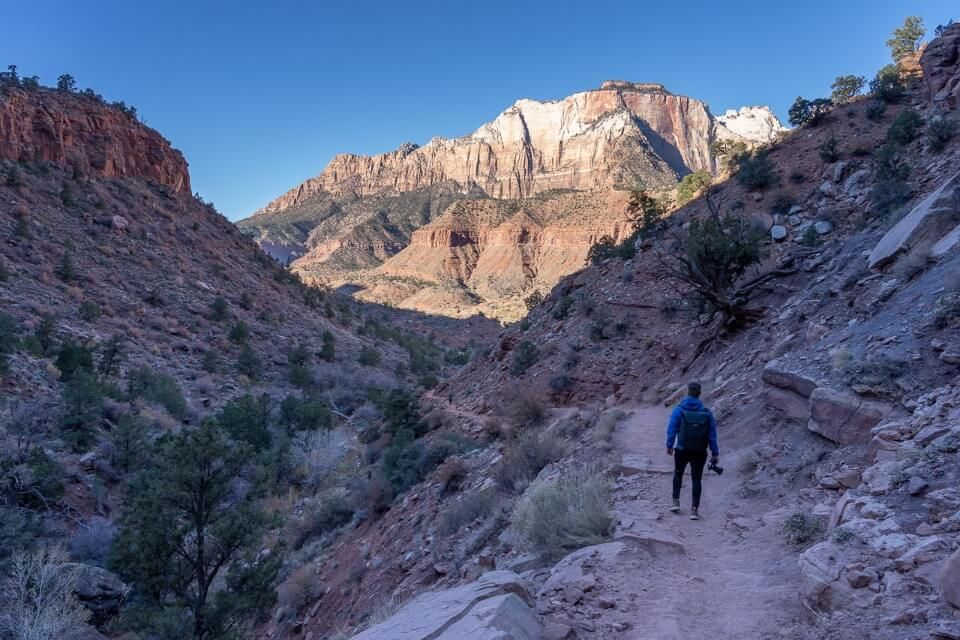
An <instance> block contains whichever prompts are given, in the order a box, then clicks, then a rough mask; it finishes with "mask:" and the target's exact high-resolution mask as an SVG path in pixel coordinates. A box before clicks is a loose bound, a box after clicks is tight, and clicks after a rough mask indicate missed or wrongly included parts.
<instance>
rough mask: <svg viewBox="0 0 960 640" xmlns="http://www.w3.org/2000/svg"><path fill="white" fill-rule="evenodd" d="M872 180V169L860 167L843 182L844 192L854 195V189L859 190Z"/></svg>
mask: <svg viewBox="0 0 960 640" xmlns="http://www.w3.org/2000/svg"><path fill="white" fill-rule="evenodd" d="M869 181H870V171H869V170H868V169H860V170H859V171H856V172H854V173H853V175H851V176H850V177H849V178H847V179H846V180H845V181H844V183H843V187H842V189H843V192H844V193H845V194H846V195H848V196H849V195H852V194H853V192H854V191H859V190H860V189H863V188H864V187H865V186H867V182H869Z"/></svg>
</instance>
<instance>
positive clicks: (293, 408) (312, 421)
mask: <svg viewBox="0 0 960 640" xmlns="http://www.w3.org/2000/svg"><path fill="white" fill-rule="evenodd" d="M280 421H281V422H282V423H283V424H285V425H286V426H287V430H288V431H289V432H290V433H293V432H295V431H319V430H327V429H330V428H331V427H333V412H332V411H330V405H329V404H328V403H327V401H326V400H323V399H322V398H318V397H304V398H302V399H301V398H297V397H296V396H292V395H290V396H287V397H286V398H284V399H283V402H281V403H280Z"/></svg>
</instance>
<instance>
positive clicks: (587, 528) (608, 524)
mask: <svg viewBox="0 0 960 640" xmlns="http://www.w3.org/2000/svg"><path fill="white" fill-rule="evenodd" d="M610 506H611V496H610V486H609V481H608V480H607V478H606V477H605V476H604V475H603V474H602V473H600V472H598V471H595V470H586V469H581V470H577V471H575V472H573V473H571V474H567V475H565V476H564V477H562V478H560V479H558V480H556V481H552V482H535V483H534V484H533V486H532V487H531V488H530V491H529V492H528V493H527V495H526V496H525V497H524V498H523V499H522V500H521V501H520V503H519V504H518V505H517V507H516V509H515V510H514V512H513V518H512V524H513V526H514V527H515V528H516V529H517V531H518V532H519V533H520V534H521V535H522V536H523V537H524V539H525V540H526V542H527V544H528V545H529V547H531V548H533V549H535V550H537V551H539V552H541V553H543V554H545V555H546V556H547V557H549V558H559V557H561V556H564V555H566V554H568V553H570V552H571V551H574V550H576V549H579V548H581V547H586V546H589V545H594V544H600V543H601V542H603V541H604V540H606V539H607V538H608V537H609V536H610V533H611V531H612V529H613V525H614V518H613V516H612V515H611V513H610Z"/></svg>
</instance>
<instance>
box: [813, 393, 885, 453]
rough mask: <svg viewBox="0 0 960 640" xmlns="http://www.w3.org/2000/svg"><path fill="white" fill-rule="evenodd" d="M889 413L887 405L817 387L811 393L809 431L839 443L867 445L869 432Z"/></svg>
mask: <svg viewBox="0 0 960 640" xmlns="http://www.w3.org/2000/svg"><path fill="white" fill-rule="evenodd" d="M890 412H891V407H890V406H889V405H887V404H884V403H881V402H875V401H872V400H865V399H863V398H860V397H859V396H854V395H850V394H846V393H842V392H840V391H836V390H834V389H829V388H826V387H818V388H817V389H814V390H813V393H811V394H810V422H809V424H808V428H809V429H810V430H811V431H813V432H814V433H818V434H820V435H821V436H823V437H824V438H826V439H828V440H831V441H833V442H836V443H837V444H866V443H867V442H869V441H870V436H871V434H870V430H871V429H873V427H875V426H877V425H878V424H880V422H881V421H882V420H883V419H884V418H886V417H887V416H888V415H889V414H890Z"/></svg>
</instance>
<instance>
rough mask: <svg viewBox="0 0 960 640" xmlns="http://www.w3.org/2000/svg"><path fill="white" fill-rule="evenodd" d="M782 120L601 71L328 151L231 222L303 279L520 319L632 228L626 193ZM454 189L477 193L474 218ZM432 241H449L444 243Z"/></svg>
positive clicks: (712, 165)
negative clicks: (495, 108) (488, 115)
mask: <svg viewBox="0 0 960 640" xmlns="http://www.w3.org/2000/svg"><path fill="white" fill-rule="evenodd" d="M783 131H784V128H783V127H782V126H781V125H780V123H779V121H778V120H777V119H776V117H775V116H774V115H773V114H772V112H770V110H769V109H766V108H764V107H744V108H742V109H740V110H739V111H736V110H730V111H728V112H726V113H725V114H724V115H722V116H718V117H715V116H714V115H713V114H712V113H711V112H710V110H709V108H708V107H707V105H706V104H704V103H703V102H701V101H699V100H696V99H693V98H688V97H685V96H678V95H674V94H672V93H670V92H669V91H668V90H667V89H666V88H665V87H664V86H663V85H659V84H649V83H648V84H643V83H632V82H624V81H606V82H604V83H603V84H602V85H601V87H600V88H599V89H595V90H591V91H584V92H580V93H576V94H573V95H571V96H568V97H566V98H563V99H562V100H555V101H547V102H541V101H537V100H529V99H524V100H518V101H517V102H515V103H514V104H513V105H512V106H511V107H509V108H508V109H506V110H505V111H504V112H503V113H501V114H500V115H499V116H498V117H497V118H496V119H494V120H493V121H492V122H489V123H487V124H484V125H483V126H481V127H480V128H479V129H477V130H476V131H474V132H473V133H472V134H470V135H467V136H464V137H462V138H454V139H444V138H434V139H432V140H431V141H429V142H428V143H427V144H425V145H424V146H422V147H420V146H417V145H415V144H412V143H408V144H404V145H401V147H399V148H398V149H397V150H395V151H392V152H390V153H386V154H382V155H378V156H372V157H365V156H356V155H349V154H344V155H338V156H336V157H334V158H333V160H331V161H330V163H329V165H328V166H327V168H326V169H324V171H323V172H322V173H321V174H320V175H319V176H317V177H316V178H311V179H310V180H307V181H306V182H304V183H302V184H300V185H298V186H297V187H295V188H294V189H291V190H290V191H288V192H287V193H285V194H283V195H281V196H280V197H278V198H277V199H275V200H273V201H272V202H270V203H268V204H267V205H266V206H265V207H263V208H262V209H260V210H258V211H257V212H255V213H254V214H253V215H252V216H251V217H249V218H247V219H245V220H242V221H240V222H239V223H238V224H239V226H240V228H241V229H244V230H245V231H246V232H248V233H250V234H251V236H252V237H254V238H255V239H256V240H257V242H258V243H259V244H260V245H261V246H262V247H263V248H264V249H265V250H266V251H268V252H270V253H271V254H272V255H274V256H275V257H276V258H278V259H280V260H282V261H290V260H292V266H293V268H294V269H295V270H296V271H297V272H298V273H300V274H301V275H302V276H303V277H304V278H305V279H307V280H309V281H311V282H314V283H318V284H325V285H328V286H332V287H348V290H351V291H354V292H356V295H357V296H358V297H359V298H361V299H364V300H369V301H377V302H388V301H389V302H390V303H391V304H395V305H397V306H399V307H405V308H411V309H416V310H420V311H428V312H431V313H445V314H448V315H453V316H465V315H471V314H476V313H484V314H486V315H491V316H493V317H497V318H500V319H504V320H516V319H518V318H519V317H520V315H522V313H523V310H524V305H523V298H524V297H526V296H529V295H530V294H531V293H533V292H534V291H539V292H541V293H545V292H546V291H549V289H550V288H551V287H552V286H553V285H554V284H555V283H556V282H557V279H558V278H559V277H560V276H562V275H566V274H567V273H570V272H572V271H573V270H575V269H577V268H579V267H580V266H582V265H583V264H584V259H585V257H586V255H587V252H588V251H589V249H590V246H592V244H594V243H596V242H597V240H599V239H600V238H602V237H604V236H609V237H611V238H613V239H615V240H619V239H622V238H624V237H625V236H626V235H629V232H630V231H629V229H628V224H627V219H626V215H625V211H624V207H623V204H624V203H625V202H626V199H627V195H625V192H626V191H628V190H630V189H634V188H644V189H648V190H651V191H657V192H668V191H670V190H671V189H672V188H673V187H674V186H675V185H676V184H677V182H678V180H679V179H680V178H682V177H683V176H684V175H687V174H689V173H691V172H694V171H705V172H708V173H710V174H715V173H716V172H717V171H718V169H719V165H718V156H717V149H716V144H717V143H718V142H728V143H742V144H744V145H745V146H748V147H753V146H756V145H761V144H768V143H770V142H772V141H773V140H775V139H776V138H777V136H779V135H781V134H782V133H783ZM438 194H441V195H439V196H438ZM463 200H469V201H478V202H477V203H476V204H471V205H470V206H471V207H473V208H474V209H475V211H473V212H472V213H471V214H470V215H469V216H464V213H463V207H464V206H466V205H464V204H463V203H462V202H460V201H463ZM483 200H496V201H500V202H502V203H507V204H497V203H482V202H480V201H483ZM614 201H616V202H614ZM505 211H513V212H514V213H513V214H512V215H510V216H506V215H504V212H505ZM451 225H453V226H455V227H456V228H457V232H456V233H452V231H451V229H452V227H451ZM441 238H453V239H454V240H455V241H456V242H457V243H459V244H457V245H450V246H446V247H443V248H441V247H439V246H438V245H437V241H438V240H439V239H441ZM558 251H559V253H558ZM454 262H455V263H457V266H456V267H453V268H451V264H452V263H454ZM548 265H549V266H548ZM561 265H562V266H561ZM475 268H478V269H479V271H477V272H476V273H475V272H474V269H475ZM400 279H402V281H400ZM495 282H499V283H500V284H490V285H487V284H481V283H495Z"/></svg>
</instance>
